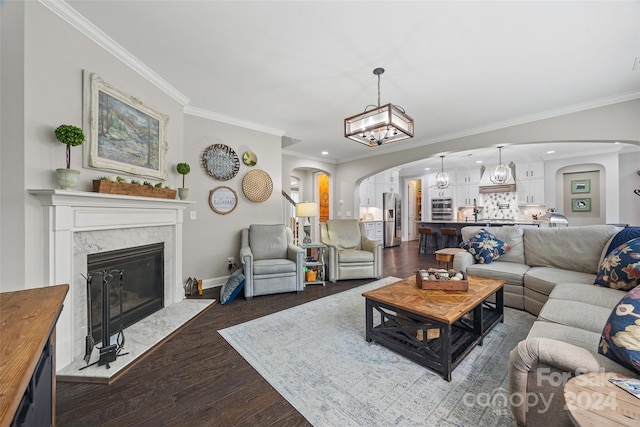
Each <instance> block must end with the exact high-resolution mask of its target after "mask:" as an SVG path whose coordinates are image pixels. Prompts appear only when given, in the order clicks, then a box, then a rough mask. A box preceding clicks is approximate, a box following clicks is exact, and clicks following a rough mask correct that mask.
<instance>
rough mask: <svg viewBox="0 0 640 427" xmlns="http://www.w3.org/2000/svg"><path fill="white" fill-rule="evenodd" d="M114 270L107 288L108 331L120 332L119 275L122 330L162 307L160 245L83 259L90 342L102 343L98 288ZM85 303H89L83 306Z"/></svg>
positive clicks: (161, 249)
mask: <svg viewBox="0 0 640 427" xmlns="http://www.w3.org/2000/svg"><path fill="white" fill-rule="evenodd" d="M114 270H117V271H118V273H117V274H116V275H114V277H113V279H112V280H111V281H110V286H109V303H110V307H109V312H110V314H109V319H110V321H109V331H110V333H111V334H113V333H115V332H117V331H118V330H119V328H120V271H124V272H123V282H124V285H123V286H122V307H123V310H122V311H123V316H122V319H123V328H126V327H128V326H131V325H133V324H134V323H136V322H137V321H139V320H142V319H144V318H145V317H147V316H149V315H151V314H153V313H155V312H156V311H158V310H160V309H162V308H163V307H164V243H154V244H151V245H144V246H136V247H131V248H126V249H119V250H115V251H108V252H100V253H97V254H88V255H87V271H88V273H89V275H91V277H92V281H91V292H90V294H91V297H90V300H91V301H90V304H91V315H90V317H91V319H88V321H90V322H91V329H92V333H91V335H92V337H93V340H94V341H95V342H96V343H98V342H100V341H102V288H103V276H104V272H105V271H106V272H111V271H114ZM87 303H89V301H88V302H87Z"/></svg>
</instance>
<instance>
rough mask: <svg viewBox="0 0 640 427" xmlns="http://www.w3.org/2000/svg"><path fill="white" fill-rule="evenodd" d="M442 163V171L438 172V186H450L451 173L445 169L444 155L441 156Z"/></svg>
mask: <svg viewBox="0 0 640 427" xmlns="http://www.w3.org/2000/svg"><path fill="white" fill-rule="evenodd" d="M440 163H441V168H440V172H438V173H437V174H436V187H438V188H448V187H449V174H448V173H446V172H445V171H444V156H440Z"/></svg>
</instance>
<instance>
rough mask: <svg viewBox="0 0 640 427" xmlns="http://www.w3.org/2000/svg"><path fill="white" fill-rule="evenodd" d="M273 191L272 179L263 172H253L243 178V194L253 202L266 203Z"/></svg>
mask: <svg viewBox="0 0 640 427" xmlns="http://www.w3.org/2000/svg"><path fill="white" fill-rule="evenodd" d="M272 191H273V182H272V181H271V177H270V176H269V174H268V173H266V172H265V171H263V170H260V169H254V170H251V171H249V172H247V173H246V174H245V175H244V177H243V178H242V192H243V193H244V195H245V196H246V198H247V199H249V200H250V201H252V202H264V201H265V200H267V199H268V198H269V196H271V192H272Z"/></svg>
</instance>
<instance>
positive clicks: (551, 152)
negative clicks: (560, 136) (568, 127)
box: [547, 150, 555, 154]
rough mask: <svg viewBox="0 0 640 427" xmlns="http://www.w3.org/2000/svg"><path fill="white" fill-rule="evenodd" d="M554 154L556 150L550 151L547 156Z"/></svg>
mask: <svg viewBox="0 0 640 427" xmlns="http://www.w3.org/2000/svg"><path fill="white" fill-rule="evenodd" d="M553 153H555V150H549V151H547V154H553Z"/></svg>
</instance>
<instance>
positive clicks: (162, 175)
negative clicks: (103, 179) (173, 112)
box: [83, 71, 169, 180]
mask: <svg viewBox="0 0 640 427" xmlns="http://www.w3.org/2000/svg"><path fill="white" fill-rule="evenodd" d="M83 113H84V124H85V133H86V134H87V144H85V145H84V151H83V154H84V166H85V167H89V168H95V169H101V170H106V171H113V172H119V173H122V174H126V175H135V176H141V177H147V178H153V179H160V180H164V179H166V178H167V170H166V159H165V158H166V153H167V149H168V147H167V140H166V133H167V122H168V121H169V117H168V116H166V115H164V114H161V113H158V112H157V111H154V110H153V109H151V108H149V107H148V106H146V105H144V104H143V103H142V102H141V101H140V100H139V99H137V98H134V97H132V96H130V95H128V94H126V93H125V92H123V91H121V90H120V89H117V88H115V87H113V86H111V85H110V84H109V83H107V82H105V81H104V80H102V79H101V78H100V77H98V76H97V75H96V74H95V73H89V72H86V71H85V72H84V106H83Z"/></svg>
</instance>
